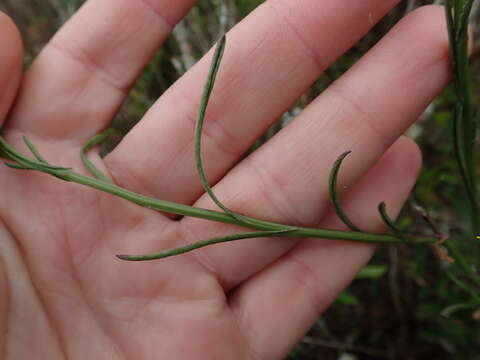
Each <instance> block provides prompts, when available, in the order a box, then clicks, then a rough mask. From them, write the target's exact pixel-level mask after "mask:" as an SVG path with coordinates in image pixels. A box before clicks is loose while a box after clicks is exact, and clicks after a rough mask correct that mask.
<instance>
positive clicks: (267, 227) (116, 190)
mask: <svg viewBox="0 0 480 360" xmlns="http://www.w3.org/2000/svg"><path fill="white" fill-rule="evenodd" d="M62 178H63V179H64V180H67V181H72V182H75V183H77V184H82V185H85V186H88V187H92V188H95V189H98V190H101V191H104V192H107V193H109V194H112V195H116V196H118V197H121V198H123V199H125V200H128V201H130V202H133V203H135V204H137V205H140V206H143V207H146V208H149V209H153V210H158V211H164V212H168V213H171V214H176V215H183V216H192V217H196V218H201V219H206V220H212V221H217V222H222V223H226V224H233V225H239V226H245V224H244V223H243V222H242V223H240V222H239V221H238V220H236V219H235V218H232V217H231V216H230V215H229V214H227V213H223V212H218V211H213V210H207V209H201V208H196V207H193V206H188V205H182V204H176V203H172V202H169V201H164V200H158V199H152V198H149V197H147V196H144V195H140V194H137V193H134V192H132V191H128V190H125V189H123V188H121V187H118V186H116V185H113V184H109V183H106V182H103V181H100V180H97V179H93V178H90V177H87V176H84V175H81V174H77V173H75V172H73V171H65V172H64V173H63V174H62ZM244 217H245V218H246V219H247V220H248V227H249V228H252V229H256V230H261V231H283V230H286V231H287V230H288V231H289V233H288V235H289V236H291V237H313V238H326V239H338V240H351V241H360V242H371V243H402V242H403V240H402V239H399V238H397V237H395V236H393V235H386V234H372V233H361V232H352V231H340V230H328V229H315V228H307V227H298V228H295V229H294V230H292V227H291V226H290V225H285V224H279V223H275V222H270V221H265V220H259V219H255V218H251V217H248V216H244ZM410 241H411V242H413V243H417V244H425V243H434V242H436V241H438V239H436V238H431V237H414V238H413V237H412V239H411V240H410Z"/></svg>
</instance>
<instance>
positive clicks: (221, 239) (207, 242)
mask: <svg viewBox="0 0 480 360" xmlns="http://www.w3.org/2000/svg"><path fill="white" fill-rule="evenodd" d="M291 231H292V230H280V231H256V232H248V233H242V234H234V235H227V236H220V237H215V238H212V239H209V240H203V241H198V242H195V243H192V244H188V245H186V246H182V247H178V248H175V249H171V250H166V251H161V252H158V253H153V254H147V255H117V257H118V258H119V259H121V260H127V261H147V260H156V259H163V258H167V257H170V256H175V255H180V254H184V253H187V252H190V251H193V250H196V249H200V248H202V247H205V246H209V245H213V244H219V243H225V242H230V241H236V240H243V239H253V238H260V237H277V236H285V235H288V233H289V232H291Z"/></svg>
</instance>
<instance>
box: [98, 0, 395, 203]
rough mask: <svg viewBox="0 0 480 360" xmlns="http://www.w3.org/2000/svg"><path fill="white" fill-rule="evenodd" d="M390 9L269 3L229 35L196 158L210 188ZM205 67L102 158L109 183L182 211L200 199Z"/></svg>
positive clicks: (371, 1)
mask: <svg viewBox="0 0 480 360" xmlns="http://www.w3.org/2000/svg"><path fill="white" fill-rule="evenodd" d="M397 2H398V1H397V0H387V1H375V0H366V1H355V2H352V1H349V0H325V1H321V2H319V1H317V0H305V1H302V2H301V4H300V3H298V2H291V1H287V0H270V1H267V2H265V3H264V4H263V5H262V6H260V7H259V8H257V10H256V11H255V12H254V13H252V14H251V15H250V16H249V17H248V18H247V19H245V20H244V21H243V22H242V23H240V24H239V25H237V26H236V27H235V28H234V29H233V31H231V32H230V33H229V34H228V43H227V49H226V52H225V56H224V60H223V62H222V65H221V69H220V72H219V75H218V78H217V82H216V84H215V88H214V90H213V94H212V98H211V101H210V104H209V108H208V111H207V118H206V121H205V127H204V134H203V136H204V137H203V149H202V153H203V155H204V158H205V159H206V161H205V162H206V164H205V167H206V172H207V175H208V178H209V180H210V182H211V183H215V182H216V181H217V180H218V179H219V178H220V177H221V176H223V175H224V173H225V172H226V171H227V170H228V169H230V168H231V167H232V166H233V165H234V164H235V163H236V162H237V161H238V160H239V158H240V157H241V156H242V155H243V154H244V152H245V151H246V149H247V148H248V147H249V146H250V145H251V144H252V143H253V142H254V141H255V139H256V138H257V137H258V136H260V135H261V134H262V133H263V132H264V131H265V130H266V128H268V126H269V125H270V124H271V123H272V122H273V121H274V120H275V119H276V118H278V116H280V115H281V114H282V113H283V112H284V111H285V110H286V109H287V108H288V107H289V106H290V105H291V104H292V103H293V102H294V101H295V100H296V99H297V98H298V97H299V96H300V95H301V94H302V93H303V92H304V90H305V89H306V88H307V87H308V86H309V85H311V83H312V82H314V81H315V80H316V79H317V78H318V76H319V75H320V73H321V72H322V71H323V70H324V69H325V68H326V67H327V66H328V65H329V64H330V63H332V61H333V60H334V59H335V58H336V57H338V56H339V55H340V54H342V53H343V52H344V51H345V50H347V49H348V48H349V47H351V46H352V45H353V44H354V43H355V42H356V41H357V40H358V39H359V38H360V37H361V36H362V35H363V34H365V33H366V32H367V31H368V30H369V29H370V28H371V27H372V26H373V24H374V23H375V22H376V21H378V20H379V19H380V18H381V17H382V16H383V15H384V14H385V13H386V12H387V11H388V10H389V9H390V8H391V7H393V6H394V5H395V4H396V3H397ZM346 28H348V31H345V29H346ZM326 34H335V37H332V36H328V35H327V36H326ZM210 60H211V54H209V55H207V56H206V57H205V58H204V59H203V60H202V61H200V63H199V64H197V66H195V67H194V68H193V69H192V70H191V71H189V72H188V73H187V74H186V75H185V76H184V77H183V78H181V79H180V80H179V81H178V82H177V83H176V84H175V85H174V86H173V87H172V88H171V89H170V90H169V91H168V92H167V93H166V94H164V96H162V97H161V98H160V100H159V101H158V102H157V103H156V105H155V106H154V107H153V108H152V109H151V110H150V111H149V112H148V113H147V115H146V116H145V118H144V119H143V120H142V121H141V123H140V124H138V125H137V126H136V127H135V128H134V129H133V130H132V131H131V132H130V134H128V135H127V137H126V138H125V139H124V140H123V142H122V143H121V144H120V146H119V147H118V148H117V149H116V150H115V151H114V152H113V153H112V154H110V155H109V156H108V157H107V158H106V161H107V165H108V167H109V168H110V170H111V172H112V173H113V175H114V178H115V180H116V182H117V183H119V184H120V185H122V186H124V187H127V188H131V189H135V190H137V191H140V192H142V193H145V194H149V195H152V196H155V197H157V198H161V199H165V200H170V201H175V202H181V203H187V204H191V203H192V202H193V201H194V200H196V199H197V198H198V197H199V196H200V195H201V194H202V193H203V189H202V187H201V186H200V182H199V181H198V177H197V174H196V171H195V166H194V153H193V133H194V130H193V129H194V121H195V117H196V113H197V109H198V103H199V99H200V93H201V90H202V89H201V88H202V84H203V83H204V81H205V78H206V75H207V71H208V68H209V66H210ZM159 176H160V178H161V181H159Z"/></svg>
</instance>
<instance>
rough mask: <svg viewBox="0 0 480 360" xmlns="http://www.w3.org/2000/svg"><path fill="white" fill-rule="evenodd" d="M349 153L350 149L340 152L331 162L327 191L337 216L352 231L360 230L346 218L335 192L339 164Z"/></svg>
mask: <svg viewBox="0 0 480 360" xmlns="http://www.w3.org/2000/svg"><path fill="white" fill-rule="evenodd" d="M350 153H351V151H345V152H344V153H343V154H341V155H340V156H339V157H338V158H337V160H335V162H334V163H333V167H332V170H331V171H330V176H329V179H328V192H329V194H330V201H331V202H332V205H333V207H334V209H335V212H336V213H337V216H338V217H339V218H340V220H342V222H343V223H344V224H345V225H346V226H347V227H348V228H349V229H350V230H352V231H361V230H360V229H359V228H358V227H356V226H355V225H354V224H353V223H352V221H351V220H350V219H349V218H348V216H347V214H345V211H343V208H342V205H341V204H340V199H339V197H338V194H337V178H338V172H339V170H340V166H341V165H342V162H343V160H345V158H346V157H347V156H348V155H349V154H350Z"/></svg>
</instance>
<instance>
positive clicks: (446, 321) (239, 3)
mask: <svg viewBox="0 0 480 360" xmlns="http://www.w3.org/2000/svg"><path fill="white" fill-rule="evenodd" d="M83 2H84V1H83V0H0V9H1V10H3V11H5V12H6V13H8V14H9V15H10V16H11V17H13V19H14V20H15V22H16V23H17V25H18V27H19V28H20V30H21V31H22V34H23V38H24V41H25V47H26V58H25V63H26V67H28V65H29V64H30V63H31V61H32V59H34V58H35V56H36V54H37V53H38V52H39V51H40V50H41V49H42V47H43V46H44V45H45V44H46V43H47V42H48V40H49V38H50V37H51V36H52V35H53V33H54V32H55V31H56V30H57V29H58V28H59V27H60V26H61V25H62V24H63V23H64V22H65V21H66V20H67V19H68V18H69V17H70V16H71V15H72V14H73V13H74V11H75V9H76V8H77V7H79V6H81V4H82V3H83ZM262 2H263V1H262V0H200V1H199V2H198V4H197V5H196V6H195V7H194V8H193V9H192V11H191V12H190V13H189V15H188V16H187V17H186V18H185V19H184V20H183V21H182V22H181V23H180V24H178V26H177V27H176V28H175V30H174V32H173V33H172V35H171V36H170V38H169V39H168V41H167V42H166V44H165V46H164V47H163V48H162V49H159V50H158V52H157V54H156V55H155V56H154V58H153V59H152V61H151V63H150V64H149V65H148V66H147V68H146V69H145V71H144V72H143V74H142V75H141V76H140V78H139V79H138V81H137V83H136V85H135V87H134V88H133V89H132V91H131V94H130V97H129V99H128V100H127V101H126V102H125V104H124V106H123V108H122V110H121V111H120V113H119V115H118V117H117V118H116V119H115V121H114V127H115V128H116V129H117V130H118V131H117V133H118V136H117V137H116V139H115V140H114V141H117V142H118V141H119V140H120V139H121V137H122V135H123V134H125V133H126V132H127V131H128V130H129V129H130V128H131V127H132V126H133V125H134V124H135V123H136V122H137V121H138V120H139V119H140V118H141V117H142V115H143V113H144V112H145V111H146V110H147V109H148V108H149V107H150V106H151V105H152V104H153V102H154V101H155V99H157V98H158V97H159V96H160V95H161V94H162V93H163V92H164V91H165V90H166V89H167V87H168V86H170V84H172V83H173V82H174V81H175V80H176V79H177V78H178V77H180V76H181V75H182V74H183V73H184V72H185V71H186V70H187V69H188V68H190V67H191V66H192V65H193V64H194V63H195V62H196V61H197V60H198V59H199V58H200V57H201V56H202V54H204V53H205V52H206V51H207V50H208V49H209V48H210V46H211V45H212V44H213V43H214V41H215V40H216V39H217V38H218V34H219V33H220V31H221V30H220V29H221V28H222V27H223V26H226V27H227V28H230V27H232V26H233V25H234V24H235V23H237V22H238V21H240V20H241V19H242V18H243V17H244V16H246V15H248V13H249V12H251V11H252V10H253V9H254V8H255V7H256V6H258V5H260V3H262ZM431 3H435V1H420V0H408V1H403V2H402V3H401V4H400V5H398V6H397V7H396V8H395V9H394V10H393V11H392V12H391V13H390V14H389V15H388V16H387V17H386V18H385V19H384V20H383V21H382V22H381V23H379V24H378V25H377V26H375V27H374V28H373V29H372V31H371V32H370V33H369V34H367V35H366V36H365V37H364V38H363V40H362V41H360V42H359V43H358V44H357V45H356V46H355V47H353V48H352V49H351V50H350V51H349V52H347V53H346V54H345V55H344V56H343V57H341V58H340V59H339V60H338V61H337V62H336V63H335V64H334V65H333V66H331V67H330V68H329V69H328V70H327V71H326V72H325V74H324V75H323V76H322V77H321V78H319V79H318V81H317V82H316V83H315V84H314V85H313V86H312V87H311V88H310V89H309V90H308V91H307V92H306V93H305V94H304V95H303V96H302V97H301V98H300V99H299V100H298V102H297V103H296V104H295V105H294V106H293V107H292V108H291V109H290V111H288V112H287V113H286V114H284V116H283V117H282V118H281V119H279V121H278V122H277V123H276V124H275V125H274V126H272V128H271V129H270V130H269V131H268V132H267V133H266V134H265V135H264V136H263V137H262V138H261V139H259V141H258V142H257V144H256V146H260V145H261V144H262V143H263V142H265V141H267V140H268V138H269V137H271V136H272V135H273V134H274V133H275V132H276V131H277V130H278V129H280V128H281V127H282V124H284V123H285V122H286V121H288V120H291V119H293V118H294V116H295V115H296V114H298V112H300V111H301V109H302V108H303V107H305V106H306V105H308V103H309V102H310V101H311V100H312V99H314V98H315V97H316V96H317V95H318V94H319V93H321V92H322V90H324V89H325V88H326V87H327V86H328V85H329V84H330V83H331V82H332V81H334V80H335V79H337V78H338V77H339V76H341V75H342V73H344V72H345V71H346V70H347V69H348V68H349V67H350V66H351V65H352V64H353V63H355V61H356V60H357V59H358V58H359V57H361V56H362V54H364V53H365V52H366V51H368V49H369V48H370V47H371V46H372V45H373V44H375V43H376V42H377V41H378V40H379V39H380V38H381V37H382V36H383V35H384V34H385V33H386V32H387V31H388V29H389V28H391V27H392V26H393V25H394V24H395V23H396V22H397V21H398V20H399V19H400V18H401V17H403V16H405V14H406V13H408V12H409V11H411V10H413V9H414V8H416V7H418V6H422V5H426V4H431ZM475 6H476V7H477V8H478V7H479V6H478V3H476V5H475ZM478 14H479V11H478V9H475V11H474V13H473V16H472V23H473V28H474V29H475V30H476V31H477V30H478V28H479V27H478V26H476V24H477V22H478V18H480V16H479V15H478ZM479 59H480V47H479V46H477V44H475V46H474V50H473V55H472V58H471V65H472V75H473V81H474V89H475V90H474V91H475V94H474V95H475V98H476V99H478V97H479V96H478V95H479V93H478V91H479V90H478V89H480V88H479V84H480V61H479ZM452 109H453V95H452V91H451V89H447V90H445V91H444V93H443V94H442V95H441V96H440V97H438V99H436V100H435V101H434V102H433V103H432V104H431V105H430V106H429V108H428V109H427V110H426V111H425V113H424V114H423V115H422V116H421V118H420V119H419V121H418V122H417V123H416V124H415V125H414V126H412V128H411V129H409V131H408V134H409V135H410V136H411V137H413V138H414V139H415V140H416V141H417V142H418V143H419V145H420V146H421V148H422V151H423V156H424V169H423V172H422V174H421V176H420V179H419V182H418V184H417V186H416V189H415V191H414V193H413V194H412V197H411V199H410V201H409V203H408V204H407V205H406V206H405V209H404V211H403V216H402V217H401V220H400V226H404V227H409V228H410V229H411V230H412V231H414V232H423V233H425V232H428V231H430V230H429V228H428V226H426V224H425V222H424V221H423V220H422V218H421V215H420V211H419V210H418V207H419V206H420V207H422V208H425V209H428V212H429V216H430V218H431V219H432V220H433V221H434V222H435V223H436V224H438V226H439V227H440V229H441V231H442V232H445V233H450V234H452V235H453V236H455V235H456V234H459V233H460V231H459V229H462V228H464V227H465V226H466V224H464V223H463V220H462V219H463V217H462V214H463V213H464V210H463V209H465V208H466V207H467V205H466V204H467V203H466V200H465V195H464V192H463V190H462V189H461V186H460V182H459V177H458V171H457V168H456V164H455V162H454V157H453V153H452V142H451V136H450V133H451V131H450V126H451V120H452ZM110 146H114V144H110ZM458 242H459V243H460V246H461V248H462V250H463V251H464V252H465V254H467V256H471V257H472V259H473V260H476V263H477V264H479V261H478V259H479V257H478V255H479V250H478V242H477V243H475V240H474V239H462V238H460V237H459V239H458ZM447 274H448V273H447V272H446V271H445V264H444V263H443V262H441V261H439V259H438V258H437V257H436V256H435V254H434V253H433V252H432V251H431V249H430V248H428V247H425V246H418V247H414V246H395V247H393V246H392V247H388V246H384V247H382V248H381V249H380V250H379V251H378V253H377V254H376V255H375V257H374V259H373V260H372V262H371V263H370V265H369V266H368V267H367V268H365V269H364V270H363V271H362V272H361V273H360V274H359V276H358V278H357V279H356V280H355V281H354V282H353V283H352V284H351V285H350V287H349V288H348V289H347V290H346V291H345V292H344V293H342V294H341V295H340V297H339V298H338V299H337V301H336V302H335V304H334V305H333V306H332V307H331V308H330V309H329V310H328V311H327V312H326V313H325V314H324V316H322V317H321V318H320V319H318V321H317V322H316V324H315V326H314V327H313V328H312V329H311V330H310V332H309V333H308V334H307V335H306V336H305V337H304V338H303V339H302V340H301V342H300V343H299V344H298V345H297V347H296V348H295V349H294V350H293V351H292V353H291V355H290V356H289V359H292V360H293V359H297V360H300V359H301V360H314V359H324V360H329V359H339V360H362V359H428V358H431V359H439V360H440V359H480V309H478V308H475V307H473V306H470V304H471V303H470V299H471V295H470V294H469V292H468V290H465V289H462V288H461V287H458V286H455V285H454V284H453V282H452V279H451V276H449V275H447ZM272 335H273V334H272Z"/></svg>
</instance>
